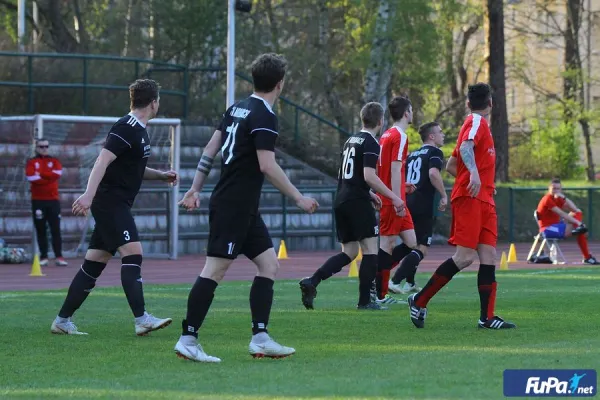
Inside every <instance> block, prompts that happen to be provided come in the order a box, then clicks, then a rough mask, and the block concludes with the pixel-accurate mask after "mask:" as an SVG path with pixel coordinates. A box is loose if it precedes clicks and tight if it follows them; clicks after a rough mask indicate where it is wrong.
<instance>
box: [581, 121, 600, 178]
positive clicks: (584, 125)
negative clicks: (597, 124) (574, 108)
mask: <svg viewBox="0 0 600 400" xmlns="http://www.w3.org/2000/svg"><path fill="white" fill-rule="evenodd" d="M579 124H580V125H581V132H582V133H583V142H584V143H585V163H586V168H585V175H586V177H587V180H588V181H590V182H594V181H595V180H596V171H595V167H594V155H593V153H592V139H591V135H590V123H589V121H588V120H587V119H580V120H579Z"/></svg>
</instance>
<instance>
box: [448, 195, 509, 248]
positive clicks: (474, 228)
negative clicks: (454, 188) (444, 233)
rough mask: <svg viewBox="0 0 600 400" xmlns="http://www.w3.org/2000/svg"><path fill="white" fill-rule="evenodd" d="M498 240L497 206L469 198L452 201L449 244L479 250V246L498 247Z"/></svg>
mask: <svg viewBox="0 0 600 400" xmlns="http://www.w3.org/2000/svg"><path fill="white" fill-rule="evenodd" d="M497 240H498V216H497V215H496V206H494V205H492V204H490V203H486V202H484V201H481V200H478V199H474V198H472V197H467V196H465V197H459V198H457V199H454V200H453V201H452V227H451V228H450V239H448V243H449V244H451V245H454V246H462V247H467V248H469V249H474V250H477V245H478V244H487V245H488V246H493V247H496V242H497Z"/></svg>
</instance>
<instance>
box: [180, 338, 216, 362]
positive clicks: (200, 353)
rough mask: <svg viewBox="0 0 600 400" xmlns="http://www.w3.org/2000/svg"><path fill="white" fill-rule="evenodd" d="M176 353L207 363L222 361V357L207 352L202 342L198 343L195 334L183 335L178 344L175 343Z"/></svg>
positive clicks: (181, 356) (188, 358)
mask: <svg viewBox="0 0 600 400" xmlns="http://www.w3.org/2000/svg"><path fill="white" fill-rule="evenodd" d="M175 354H177V357H179V358H183V359H185V360H190V361H196V362H206V363H219V362H221V359H220V358H218V357H213V356H209V355H208V354H206V353H205V352H204V349H203V348H202V346H201V345H200V343H198V339H196V338H195V337H193V336H181V337H180V338H179V340H178V341H177V344H175Z"/></svg>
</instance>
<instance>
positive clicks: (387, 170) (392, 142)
mask: <svg viewBox="0 0 600 400" xmlns="http://www.w3.org/2000/svg"><path fill="white" fill-rule="evenodd" d="M379 146H380V147H381V152H380V153H379V164H378V165H377V175H378V176H379V179H381V180H382V181H383V183H385V185H386V186H387V187H388V189H390V190H392V162H394V161H400V162H401V163H402V169H401V171H400V183H401V184H400V198H401V199H402V200H404V201H406V182H405V181H404V166H405V164H406V158H407V157H408V136H407V135H406V133H404V132H402V131H401V130H400V128H398V127H397V126H392V127H391V128H390V129H388V130H387V131H385V133H384V134H383V135H381V138H380V139H379ZM379 197H381V202H382V203H383V205H392V201H391V200H390V199H388V198H387V197H385V196H382V195H380V196H379Z"/></svg>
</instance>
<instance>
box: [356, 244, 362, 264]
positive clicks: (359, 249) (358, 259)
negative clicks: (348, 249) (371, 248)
mask: <svg viewBox="0 0 600 400" xmlns="http://www.w3.org/2000/svg"><path fill="white" fill-rule="evenodd" d="M356 261H362V249H361V248H360V247H359V248H358V255H357V256H356Z"/></svg>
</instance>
